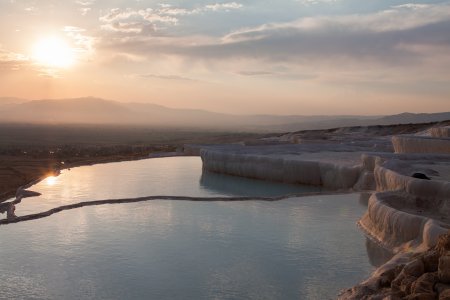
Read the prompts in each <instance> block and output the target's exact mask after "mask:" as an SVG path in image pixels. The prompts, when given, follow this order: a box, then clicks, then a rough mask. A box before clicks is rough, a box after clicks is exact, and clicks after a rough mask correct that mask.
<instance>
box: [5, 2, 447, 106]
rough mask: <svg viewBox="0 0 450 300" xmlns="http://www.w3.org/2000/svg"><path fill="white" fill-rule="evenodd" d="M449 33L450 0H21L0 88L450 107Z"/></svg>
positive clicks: (178, 102) (31, 95) (266, 102)
mask: <svg viewBox="0 0 450 300" xmlns="http://www.w3.org/2000/svg"><path fill="white" fill-rule="evenodd" d="M449 32H450V2H448V1H426V2H417V1H409V2H406V1H385V0H380V1H360V0H334V1H333V0H292V1H287V0H284V1H280V0H277V1H270V0H258V1H256V0H242V1H216V0H206V1H205V0H202V1H163V2H160V1H124V0H115V1H95V0H83V1H55V0H42V1H33V0H8V1H2V2H0V96H8V97H20V98H27V99H44V98H45V99H50V98H75V97H86V96H89V95H90V96H94V97H100V98H105V99H114V100H118V101H122V102H130V103H131V102H133V103H136V102H142V103H154V104H158V105H163V106H166V107H171V108H189V109H205V110H209V111H215V112H221V113H231V114H289V115H292V114H301V115H354V114H357V115H388V114H396V113H400V112H404V111H409V112H442V111H448V108H449V107H450V105H449V95H450V85H449V84H448V83H449V82H450V71H449V70H450V56H449V55H448V53H450V39H449V34H448V33H449ZM45 49H47V51H46V50H45ZM49 53H50V54H49Z"/></svg>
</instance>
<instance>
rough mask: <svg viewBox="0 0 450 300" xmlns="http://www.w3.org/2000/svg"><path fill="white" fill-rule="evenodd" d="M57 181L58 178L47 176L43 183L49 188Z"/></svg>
mask: <svg viewBox="0 0 450 300" xmlns="http://www.w3.org/2000/svg"><path fill="white" fill-rule="evenodd" d="M57 180H58V178H57V177H56V176H49V177H47V178H45V183H47V185H49V186H52V185H55V184H56V182H57Z"/></svg>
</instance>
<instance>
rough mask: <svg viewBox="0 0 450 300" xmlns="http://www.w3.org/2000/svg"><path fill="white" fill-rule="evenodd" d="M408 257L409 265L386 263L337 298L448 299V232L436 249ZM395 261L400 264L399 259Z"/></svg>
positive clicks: (440, 239) (439, 241)
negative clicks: (380, 269)
mask: <svg viewBox="0 0 450 300" xmlns="http://www.w3.org/2000/svg"><path fill="white" fill-rule="evenodd" d="M411 258H412V260H411V261H410V262H408V263H400V264H396V263H392V262H391V263H388V264H386V265H385V267H384V269H383V270H382V271H381V272H380V273H378V274H377V273H375V274H374V276H372V277H371V278H370V279H368V280H366V281H365V282H363V283H361V284H360V285H358V286H356V287H354V288H352V289H348V290H346V291H344V292H343V293H342V294H341V295H340V296H339V299H355V300H356V299H362V300H364V299H366V300H375V299H380V300H381V299H392V300H394V299H408V300H413V299H415V300H421V299H424V300H427V299H431V300H434V299H439V300H444V299H445V300H450V231H449V232H448V233H447V234H445V235H442V236H440V237H439V240H438V243H437V245H436V246H434V247H433V248H431V249H430V250H428V251H425V252H422V253H420V254H414V255H413V256H412V257H411ZM394 260H397V262H400V258H399V257H397V258H396V259H394ZM382 268H383V267H382Z"/></svg>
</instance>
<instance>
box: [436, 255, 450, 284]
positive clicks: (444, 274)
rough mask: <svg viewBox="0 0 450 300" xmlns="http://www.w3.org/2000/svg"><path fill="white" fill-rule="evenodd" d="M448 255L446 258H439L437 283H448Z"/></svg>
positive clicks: (449, 274) (449, 260) (449, 270)
mask: <svg viewBox="0 0 450 300" xmlns="http://www.w3.org/2000/svg"><path fill="white" fill-rule="evenodd" d="M448 254H449V255H448V256H447V255H445V256H441V257H440V258H439V266H438V274H439V281H440V282H443V283H450V253H448Z"/></svg>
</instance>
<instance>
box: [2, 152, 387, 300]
mask: <svg viewBox="0 0 450 300" xmlns="http://www.w3.org/2000/svg"><path fill="white" fill-rule="evenodd" d="M177 160H178V162H177V163H176V161H177ZM153 161H156V162H155V164H160V165H159V167H160V171H161V174H158V172H159V171H158V170H154V169H152V170H151V172H148V164H152V163H153ZM140 163H142V164H143V165H142V166H141V165H140ZM170 163H173V164H174V166H175V167H176V168H178V170H179V172H178V171H173V172H169V171H168V169H169V168H171V167H173V165H171V164H170ZM120 164H121V163H119V165H120ZM180 164H181V165H180ZM199 165H200V161H199V160H198V159H195V158H182V159H181V158H176V159H173V160H172V159H163V160H161V161H158V160H157V159H155V160H152V161H139V162H131V163H127V164H125V167H121V168H118V167H117V164H107V165H98V166H93V167H86V168H76V169H72V170H71V171H68V172H64V173H63V174H62V175H61V176H60V177H58V178H57V179H56V181H55V182H50V183H46V182H41V183H39V184H38V185H36V186H34V187H33V188H31V189H32V190H39V191H40V192H42V193H43V195H42V196H41V197H35V198H30V199H26V200H27V201H35V202H36V203H40V204H39V205H41V206H39V207H40V208H39V209H42V208H43V207H44V206H45V205H51V206H52V205H53V206H55V205H57V203H56V202H55V201H61V202H66V201H73V202H78V201H81V200H93V199H107V198H122V197H135V196H138V195H151V194H172V195H190V196H196V195H197V196H198V195H201V196H210V195H242V194H248V195H254V193H255V191H258V193H262V192H264V193H266V195H273V194H279V193H283V191H288V192H296V190H295V189H302V187H293V186H289V185H288V186H286V185H276V184H275V185H272V184H271V183H268V182H254V181H251V180H250V181H247V180H243V181H241V180H239V179H238V178H228V179H226V178H227V177H222V176H212V177H207V179H205V175H204V176H203V177H202V175H201V165H200V167H199ZM126 166H131V167H132V168H133V169H134V170H135V171H134V172H135V173H133V171H131V170H129V169H127V168H126ZM81 170H85V171H83V172H81ZM169 173H171V175H170V174H169ZM173 176H175V178H174V177H173ZM134 177H136V178H134ZM224 178H225V179H224ZM222 180H225V181H226V180H230V181H229V182H230V184H224V182H223V181H222ZM90 181H93V182H95V184H96V188H95V187H92V186H90V184H89V182H90ZM181 184H184V185H181ZM77 185H80V186H81V188H80V189H78V188H77ZM91 185H92V184H91ZM129 185H131V186H129ZM143 185H144V186H143ZM180 185H181V186H180ZM58 197H62V198H63V199H62V200H58ZM72 197H75V198H76V201H75V200H73V199H72ZM47 201H48V202H50V204H47V203H46V202H47ZM32 203H33V202H25V201H24V203H21V205H22V207H23V211H24V212H25V211H26V209H25V207H26V205H28V204H30V205H32ZM36 205H37V204H36ZM33 209H36V208H33ZM365 209H366V206H365V204H364V201H361V200H360V196H359V195H358V194H349V195H334V196H324V195H321V196H311V197H300V198H290V199H287V200H282V201H278V202H262V201H245V202H187V201H168V200H166V201H163V200H156V201H149V202H141V203H133V204H114V205H103V206H95V207H85V208H80V209H75V210H71V211H65V212H62V213H59V214H55V215H52V216H50V217H47V218H44V219H39V220H35V221H28V222H22V223H18V224H10V225H4V226H0V243H1V247H0V270H1V272H0V298H2V299H3V298H4V299H334V298H335V297H336V295H337V293H338V292H339V290H341V289H343V288H346V287H350V286H352V285H354V284H355V283H357V282H359V281H360V280H361V279H363V278H364V277H366V276H368V275H369V273H370V272H371V271H372V270H373V268H374V267H373V266H372V265H371V263H372V264H379V263H382V262H383V261H384V260H385V259H388V258H386V257H384V256H385V255H386V253H385V252H383V251H380V250H379V249H378V248H377V247H376V245H374V244H372V243H370V242H369V241H367V240H366V238H365V237H364V235H363V234H362V233H361V232H360V231H359V230H358V228H357V227H356V224H355V223H356V221H357V220H358V219H359V218H360V217H361V215H362V214H363V213H364V211H365Z"/></svg>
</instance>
